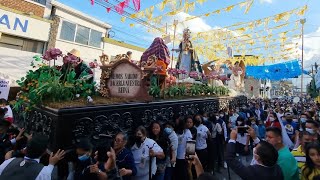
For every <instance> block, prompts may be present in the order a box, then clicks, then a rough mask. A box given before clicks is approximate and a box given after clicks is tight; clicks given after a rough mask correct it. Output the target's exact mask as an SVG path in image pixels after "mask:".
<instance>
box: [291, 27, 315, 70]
mask: <svg viewBox="0 0 320 180" xmlns="http://www.w3.org/2000/svg"><path fill="white" fill-rule="evenodd" d="M293 42H297V43H298V44H299V46H298V47H299V48H298V51H299V53H300V54H301V44H302V42H301V39H297V40H294V41H293ZM303 45H304V48H303V49H304V53H303V54H304V58H303V59H304V67H305V68H310V66H311V64H314V62H316V61H318V60H319V57H320V27H319V28H318V29H317V30H316V31H315V32H312V33H308V34H305V35H304V43H303Z"/></svg>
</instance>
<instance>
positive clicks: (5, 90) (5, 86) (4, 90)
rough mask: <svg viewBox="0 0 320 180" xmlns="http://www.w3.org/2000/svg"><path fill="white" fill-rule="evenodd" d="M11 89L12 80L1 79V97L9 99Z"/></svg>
mask: <svg viewBox="0 0 320 180" xmlns="http://www.w3.org/2000/svg"><path fill="white" fill-rule="evenodd" d="M9 91H10V80H9V79H0V99H2V98H4V99H6V100H8V96H9Z"/></svg>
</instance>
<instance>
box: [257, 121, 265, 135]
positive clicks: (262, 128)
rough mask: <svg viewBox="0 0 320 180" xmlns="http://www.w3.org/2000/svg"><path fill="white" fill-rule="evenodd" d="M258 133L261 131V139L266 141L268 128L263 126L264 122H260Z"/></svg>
mask: <svg viewBox="0 0 320 180" xmlns="http://www.w3.org/2000/svg"><path fill="white" fill-rule="evenodd" d="M258 131H259V134H258V135H259V138H260V139H265V137H266V127H265V125H264V124H263V121H259V126H258Z"/></svg>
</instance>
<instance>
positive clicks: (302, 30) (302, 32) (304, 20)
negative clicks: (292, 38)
mask: <svg viewBox="0 0 320 180" xmlns="http://www.w3.org/2000/svg"><path fill="white" fill-rule="evenodd" d="M306 21H307V20H306V18H304V19H300V23H301V34H302V37H301V41H302V42H301V43H302V45H301V49H302V52H301V98H302V95H303V36H304V24H305V23H306Z"/></svg>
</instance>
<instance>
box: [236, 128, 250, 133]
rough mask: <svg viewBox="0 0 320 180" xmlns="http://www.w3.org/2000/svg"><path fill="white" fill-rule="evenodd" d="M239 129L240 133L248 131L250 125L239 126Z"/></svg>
mask: <svg viewBox="0 0 320 180" xmlns="http://www.w3.org/2000/svg"><path fill="white" fill-rule="evenodd" d="M237 129H238V133H241V134H242V133H247V130H248V129H249V127H247V126H237Z"/></svg>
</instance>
